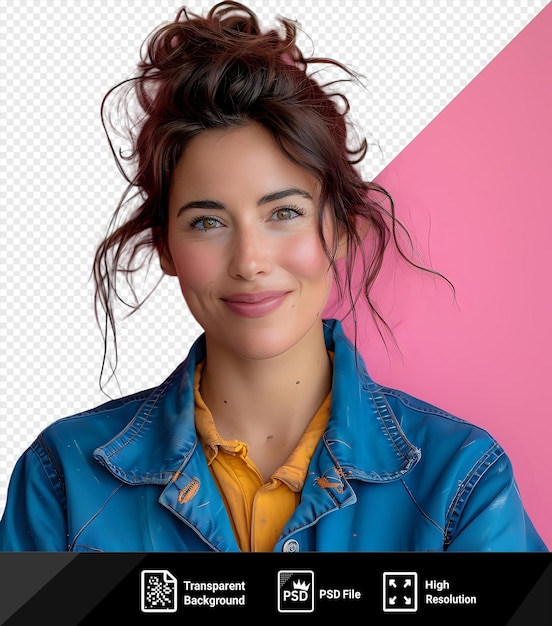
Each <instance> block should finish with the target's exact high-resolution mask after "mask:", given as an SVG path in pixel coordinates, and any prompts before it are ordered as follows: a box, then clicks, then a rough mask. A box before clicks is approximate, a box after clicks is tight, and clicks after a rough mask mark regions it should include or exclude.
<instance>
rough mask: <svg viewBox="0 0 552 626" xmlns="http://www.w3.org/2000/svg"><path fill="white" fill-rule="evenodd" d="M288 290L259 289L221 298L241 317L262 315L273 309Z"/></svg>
mask: <svg viewBox="0 0 552 626" xmlns="http://www.w3.org/2000/svg"><path fill="white" fill-rule="evenodd" d="M288 293H289V291H261V292H257V293H234V294H232V295H230V296H227V297H225V298H222V301H223V302H224V304H226V306H227V307H228V308H229V309H230V310H231V311H232V312H233V313H236V314H237V315H241V316H242V317H263V316H264V315H268V314H269V313H272V312H273V311H275V310H276V309H277V308H278V307H279V306H280V305H281V304H282V302H283V301H284V299H285V297H286V296H287V294H288Z"/></svg>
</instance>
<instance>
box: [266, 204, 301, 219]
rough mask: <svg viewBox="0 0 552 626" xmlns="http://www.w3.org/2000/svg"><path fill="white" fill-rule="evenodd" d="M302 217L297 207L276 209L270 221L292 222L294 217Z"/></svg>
mask: <svg viewBox="0 0 552 626" xmlns="http://www.w3.org/2000/svg"><path fill="white" fill-rule="evenodd" d="M301 215H303V211H302V210H301V209H300V208H299V207H283V208H281V209H276V211H274V213H273V214H272V217H271V219H272V220H274V221H277V222H286V221H289V220H294V219H295V218H296V217H299V216H301Z"/></svg>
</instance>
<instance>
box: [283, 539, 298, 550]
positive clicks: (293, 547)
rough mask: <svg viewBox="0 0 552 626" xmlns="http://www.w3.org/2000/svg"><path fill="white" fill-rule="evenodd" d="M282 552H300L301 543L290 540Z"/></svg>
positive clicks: (286, 542) (285, 543)
mask: <svg viewBox="0 0 552 626" xmlns="http://www.w3.org/2000/svg"><path fill="white" fill-rule="evenodd" d="M282 552H299V542H298V541H297V540H296V539H288V540H287V541H285V542H284V545H283V546H282Z"/></svg>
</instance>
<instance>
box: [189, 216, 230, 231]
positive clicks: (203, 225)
mask: <svg viewBox="0 0 552 626" xmlns="http://www.w3.org/2000/svg"><path fill="white" fill-rule="evenodd" d="M190 226H191V227H192V228H195V229H197V230H212V229H213V228H220V226H222V224H221V223H220V222H219V221H218V220H217V218H216V217H198V218H197V219H195V220H193V221H192V222H191V224H190Z"/></svg>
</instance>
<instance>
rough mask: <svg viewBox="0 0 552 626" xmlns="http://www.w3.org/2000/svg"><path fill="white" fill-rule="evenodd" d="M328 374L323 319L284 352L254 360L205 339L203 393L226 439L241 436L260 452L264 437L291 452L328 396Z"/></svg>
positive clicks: (329, 364) (264, 442) (328, 365)
mask: <svg viewBox="0 0 552 626" xmlns="http://www.w3.org/2000/svg"><path fill="white" fill-rule="evenodd" d="M331 378H332V364H331V361H330V359H329V357H328V353H327V350H326V346H325V343H324V335H323V329H322V324H320V326H319V327H317V328H315V329H314V330H313V333H312V336H310V337H308V338H305V341H302V342H300V344H298V345H296V346H294V347H293V348H291V349H290V350H288V351H287V352H285V353H284V354H281V355H279V356H276V357H272V358H269V359H263V360H256V361H253V360H248V359H243V358H240V357H239V356H237V355H235V354H230V353H228V352H225V351H224V350H222V349H220V348H219V346H213V345H210V344H209V340H208V338H207V359H206V363H205V368H204V370H203V374H202V378H201V395H202V397H203V400H204V401H205V403H206V404H207V406H208V407H209V409H210V411H211V413H212V415H213V418H214V421H215V424H216V426H217V430H218V432H219V434H220V435H221V437H223V438H224V439H238V440H240V441H244V442H246V443H247V444H248V445H249V446H250V450H251V451H253V449H257V450H258V451H259V452H260V447H261V446H262V445H264V444H266V443H267V442H272V444H273V445H274V444H275V443H276V442H278V445H280V446H281V447H282V448H283V449H284V448H285V450H286V451H288V452H290V451H291V450H293V448H294V447H295V445H296V443H297V441H298V439H299V438H300V436H301V435H302V433H303V432H304V430H305V428H306V426H307V425H308V423H309V422H310V420H311V419H312V417H313V416H314V415H315V413H316V411H317V410H318V408H319V407H320V405H321V404H322V402H323V401H324V399H325V398H326V396H327V395H328V393H329V391H330V389H331ZM263 453H264V451H263ZM284 460H285V459H284Z"/></svg>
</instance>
